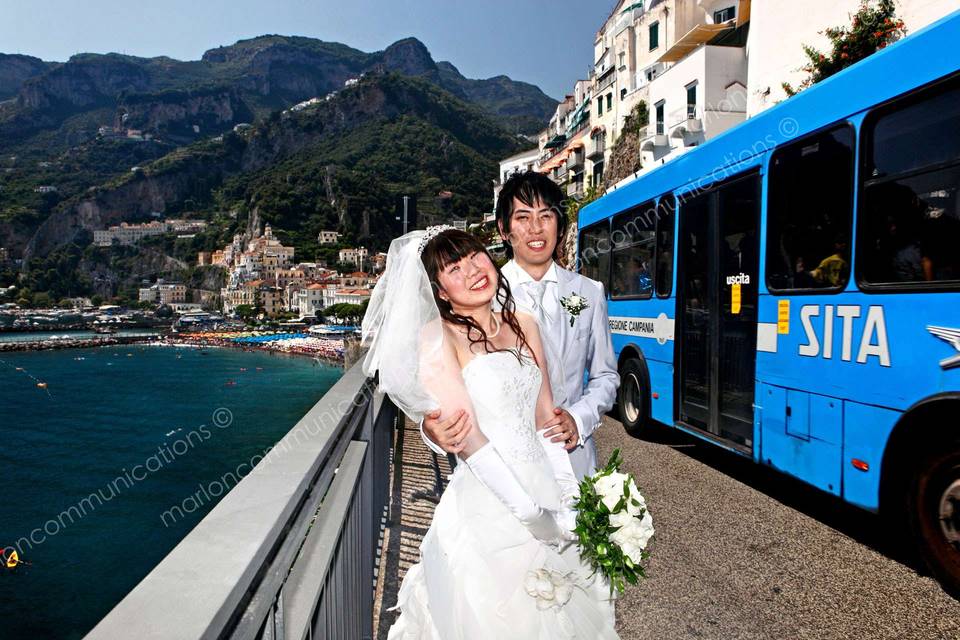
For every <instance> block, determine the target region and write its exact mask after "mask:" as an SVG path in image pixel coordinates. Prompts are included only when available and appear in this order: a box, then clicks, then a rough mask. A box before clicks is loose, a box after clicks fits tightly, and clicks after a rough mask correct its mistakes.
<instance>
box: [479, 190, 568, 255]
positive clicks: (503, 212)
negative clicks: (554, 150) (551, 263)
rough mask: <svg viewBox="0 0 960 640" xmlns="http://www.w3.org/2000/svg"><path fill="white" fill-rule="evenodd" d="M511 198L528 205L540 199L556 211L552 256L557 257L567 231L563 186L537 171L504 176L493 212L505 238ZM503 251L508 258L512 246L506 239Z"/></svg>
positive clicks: (508, 234) (511, 206) (508, 229)
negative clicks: (504, 180) (555, 242)
mask: <svg viewBox="0 0 960 640" xmlns="http://www.w3.org/2000/svg"><path fill="white" fill-rule="evenodd" d="M514 198H516V199H517V200H519V201H520V202H522V203H523V204H525V205H527V206H530V207H532V206H534V204H535V203H536V202H537V200H539V201H540V202H542V203H543V204H544V206H546V207H549V208H551V209H553V210H554V212H555V213H556V214H557V246H556V249H555V250H554V258H557V257H558V255H559V253H560V251H562V246H563V237H564V236H565V235H566V234H567V211H566V196H564V194H563V190H562V189H561V188H560V187H559V186H558V185H557V183H556V182H554V181H553V180H551V179H550V178H548V177H547V176H545V175H543V174H542V173H538V172H536V171H523V172H520V173H515V174H513V175H512V176H510V177H509V178H507V181H506V182H504V183H503V188H502V189H500V195H499V197H498V199H497V210H496V216H497V227H498V228H499V229H501V230H502V232H503V235H504V236H506V237H508V238H509V236H510V218H512V217H513V199H514ZM504 251H505V252H506V254H507V257H508V258H512V257H513V247H512V246H511V245H510V242H509V241H507V242H504Z"/></svg>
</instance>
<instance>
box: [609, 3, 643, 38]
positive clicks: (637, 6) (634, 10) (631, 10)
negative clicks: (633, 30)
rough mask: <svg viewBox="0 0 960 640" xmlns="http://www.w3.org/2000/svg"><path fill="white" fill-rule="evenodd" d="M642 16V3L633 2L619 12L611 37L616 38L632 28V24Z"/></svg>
mask: <svg viewBox="0 0 960 640" xmlns="http://www.w3.org/2000/svg"><path fill="white" fill-rule="evenodd" d="M642 15H643V3H642V2H635V3H633V4H632V5H630V6H629V7H627V8H626V9H624V10H623V11H621V12H620V15H619V16H617V21H616V23H615V24H614V28H613V35H614V36H617V35H619V34H620V33H622V32H623V30H624V29H627V28H629V27H632V26H633V24H634V23H635V22H636V21H637V20H639V19H640V17H641V16H642Z"/></svg>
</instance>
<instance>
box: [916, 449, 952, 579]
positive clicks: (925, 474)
mask: <svg viewBox="0 0 960 640" xmlns="http://www.w3.org/2000/svg"><path fill="white" fill-rule="evenodd" d="M907 509H908V516H909V520H910V526H911V529H912V531H913V533H914V535H915V536H916V539H917V542H918V543H919V548H920V554H921V555H922V556H923V559H924V560H925V561H926V564H927V566H928V567H929V568H930V572H931V573H932V574H933V576H934V577H935V578H936V579H937V580H938V581H939V582H940V585H941V586H942V587H943V589H944V591H946V592H947V593H949V594H950V595H952V596H953V597H955V598H960V441H954V442H952V443H950V444H949V446H946V447H938V448H936V449H932V450H930V451H929V452H928V453H927V454H926V455H925V456H923V457H922V458H921V461H920V464H919V465H918V466H917V467H916V471H915V473H914V474H913V478H912V481H911V483H910V489H909V491H908V492H907Z"/></svg>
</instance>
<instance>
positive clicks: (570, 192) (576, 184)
mask: <svg viewBox="0 0 960 640" xmlns="http://www.w3.org/2000/svg"><path fill="white" fill-rule="evenodd" d="M575 178H579V179H573V180H571V181H570V182H568V183H567V196H569V197H571V198H579V197H581V196H583V174H582V173H578V174H577V175H576V176H575Z"/></svg>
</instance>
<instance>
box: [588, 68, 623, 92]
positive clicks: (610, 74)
mask: <svg viewBox="0 0 960 640" xmlns="http://www.w3.org/2000/svg"><path fill="white" fill-rule="evenodd" d="M616 79H617V74H616V73H614V68H613V66H610V67H607V69H606V71H604V72H603V73H598V74H597V79H596V87H595V88H594V90H593V94H594V96H596V95H597V94H598V93H599V92H601V91H603V90H604V89H606V88H607V87H609V86H610V85H612V84H613V83H614V82H615V81H616Z"/></svg>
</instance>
